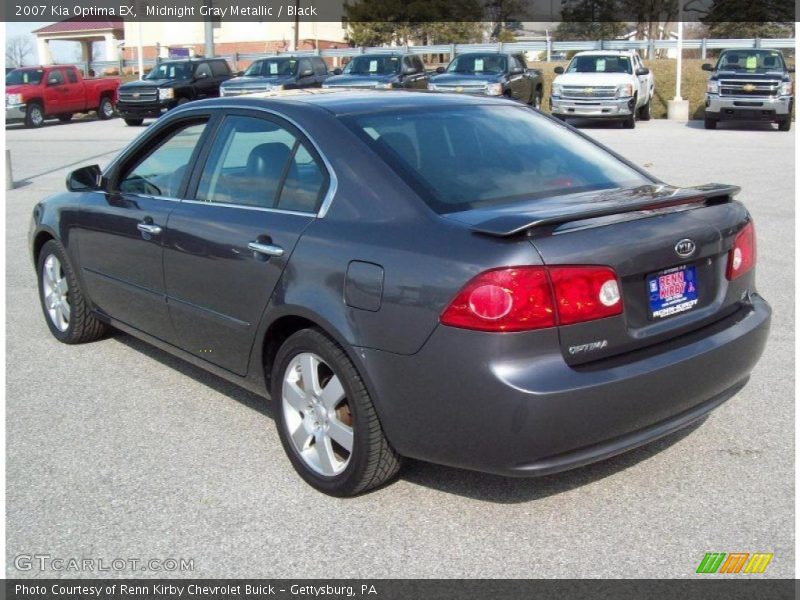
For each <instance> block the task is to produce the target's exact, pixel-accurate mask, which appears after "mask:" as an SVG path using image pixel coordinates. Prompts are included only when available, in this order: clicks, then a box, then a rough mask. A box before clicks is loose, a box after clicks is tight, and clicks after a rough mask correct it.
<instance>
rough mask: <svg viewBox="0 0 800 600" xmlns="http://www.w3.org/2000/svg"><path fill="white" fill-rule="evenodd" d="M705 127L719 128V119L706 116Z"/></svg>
mask: <svg viewBox="0 0 800 600" xmlns="http://www.w3.org/2000/svg"><path fill="white" fill-rule="evenodd" d="M703 127H705V128H706V129H716V128H717V120H716V119H709V118H708V117H706V118H705V119H704V120H703Z"/></svg>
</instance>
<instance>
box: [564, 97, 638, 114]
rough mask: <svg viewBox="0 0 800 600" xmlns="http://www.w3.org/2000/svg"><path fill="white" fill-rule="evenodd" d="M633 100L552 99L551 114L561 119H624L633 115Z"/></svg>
mask: <svg viewBox="0 0 800 600" xmlns="http://www.w3.org/2000/svg"><path fill="white" fill-rule="evenodd" d="M633 103H634V99H633V98H620V99H605V98H603V99H596V100H572V99H566V98H557V97H555V96H551V97H550V112H551V113H552V114H554V115H557V116H559V117H576V118H582V119H597V118H600V119H603V118H605V119H614V118H617V119H622V118H626V117H629V116H631V115H632V114H633Z"/></svg>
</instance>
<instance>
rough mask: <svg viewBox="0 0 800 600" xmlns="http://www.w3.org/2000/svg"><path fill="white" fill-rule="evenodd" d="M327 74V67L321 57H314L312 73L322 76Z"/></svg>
mask: <svg viewBox="0 0 800 600" xmlns="http://www.w3.org/2000/svg"><path fill="white" fill-rule="evenodd" d="M327 74H328V67H327V65H326V64H325V61H324V60H322V59H321V58H315V59H314V75H317V76H323V75H327Z"/></svg>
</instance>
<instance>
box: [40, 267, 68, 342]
mask: <svg viewBox="0 0 800 600" xmlns="http://www.w3.org/2000/svg"><path fill="white" fill-rule="evenodd" d="M42 294H44V305H45V308H46V309H47V314H48V316H49V317H50V321H52V323H53V325H55V326H56V328H57V329H58V330H59V331H66V330H67V328H68V327H69V315H70V310H71V309H70V305H69V285H68V284H67V277H66V274H65V273H64V269H63V268H62V266H61V261H60V260H58V258H57V257H56V256H55V255H54V254H51V255H50V256H48V257H47V258H46V259H45V261H44V267H43V268H42Z"/></svg>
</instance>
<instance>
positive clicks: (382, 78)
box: [325, 75, 397, 87]
mask: <svg viewBox="0 0 800 600" xmlns="http://www.w3.org/2000/svg"><path fill="white" fill-rule="evenodd" d="M395 77H397V75H334V76H333V77H328V78H327V79H326V80H325V86H326V87H331V86H336V85H339V86H348V85H352V86H365V87H366V86H369V85H375V84H377V83H389V82H390V81H393V80H394V79H395Z"/></svg>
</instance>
